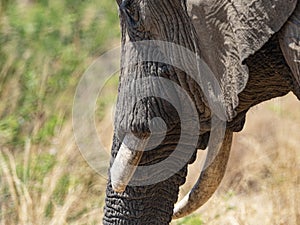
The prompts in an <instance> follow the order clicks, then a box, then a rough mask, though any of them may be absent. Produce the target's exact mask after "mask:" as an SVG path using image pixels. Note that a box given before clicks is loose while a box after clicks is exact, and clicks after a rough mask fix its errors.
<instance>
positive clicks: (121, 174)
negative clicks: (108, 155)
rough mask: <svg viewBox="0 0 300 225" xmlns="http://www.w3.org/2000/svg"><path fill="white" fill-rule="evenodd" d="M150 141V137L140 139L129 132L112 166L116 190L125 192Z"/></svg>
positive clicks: (113, 184) (112, 180)
mask: <svg viewBox="0 0 300 225" xmlns="http://www.w3.org/2000/svg"><path fill="white" fill-rule="evenodd" d="M147 143H148V139H142V140H140V139H138V138H137V137H135V136H134V135H133V134H127V135H126V136H125V138H124V140H123V142H122V145H121V147H120V149H119V151H118V154H117V156H116V158H115V160H114V162H113V165H112V166H111V170H110V175H111V184H112V188H113V190H114V191H115V192H118V193H123V192H124V191H125V189H126V187H127V185H128V183H129V182H130V180H131V178H132V176H133V174H134V172H135V170H136V168H137V166H138V164H139V162H140V160H141V158H142V155H143V151H144V150H145V147H146V145H147Z"/></svg>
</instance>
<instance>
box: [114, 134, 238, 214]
mask: <svg viewBox="0 0 300 225" xmlns="http://www.w3.org/2000/svg"><path fill="white" fill-rule="evenodd" d="M148 141H149V139H147V138H146V139H138V138H136V137H135V136H134V135H130V134H129V135H126V136H125V138H124V140H123V143H122V144H121V147H120V149H119V151H118V154H117V156H116V158H115V160H114V163H113V165H112V167H111V170H110V173H111V183H112V188H113V190H114V191H115V192H117V193H123V192H124V191H125V189H126V187H127V185H128V184H129V182H130V180H131V178H132V176H133V174H134V173H135V171H136V169H137V167H138V166H139V163H140V162H141V158H142V156H143V153H144V151H145V147H146V145H147V143H148ZM231 143H232V132H231V131H229V130H227V131H226V132H225V136H224V139H222V140H215V141H214V144H213V145H212V146H210V148H209V150H208V156H207V158H206V162H205V166H204V167H206V168H205V170H203V171H202V172H201V173H200V175H199V177H198V179H197V182H196V184H195V185H194V187H193V188H192V189H191V191H190V192H189V193H188V194H187V195H186V196H185V197H184V198H183V199H182V200H181V201H180V202H179V203H177V205H176V206H175V208H174V212H173V219H178V218H181V217H184V216H186V215H188V214H190V213H192V212H194V211H195V210H197V209H198V208H199V207H201V206H202V205H203V204H204V203H205V202H206V201H208V199H209V198H210V197H211V196H212V195H213V193H214V192H215V190H216V189H217V188H218V186H219V184H220V183H221V181H222V178H223V176H224V174H225V170H226V166H227V162H228V159H229V154H230V148H231Z"/></svg>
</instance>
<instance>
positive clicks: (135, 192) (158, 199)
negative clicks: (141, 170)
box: [103, 136, 187, 225]
mask: <svg viewBox="0 0 300 225" xmlns="http://www.w3.org/2000/svg"><path fill="white" fill-rule="evenodd" d="M150 142H151V140H150V141H149V143H150ZM173 142H176V141H173V140H171V138H167V140H165V142H164V143H165V145H164V144H162V145H160V146H158V147H157V148H156V149H154V150H151V151H144V153H143V156H142V158H141V160H140V163H139V166H150V165H153V164H155V163H157V162H159V161H162V160H164V159H166V158H167V157H168V156H169V155H170V154H171V152H170V149H173V150H174V148H175V147H176V144H174V143H173ZM121 146H122V143H121V141H119V140H118V138H117V137H116V136H115V137H114V141H113V147H112V154H113V157H115V156H116V155H119V149H120V148H121ZM146 149H147V148H146ZM157 152H160V153H159V154H157ZM180 160H182V159H180V158H178V159H177V161H180ZM113 163H114V162H113V160H112V162H111V165H113ZM173 163H175V164H176V163H178V162H173ZM166 167H169V168H171V167H172V166H171V165H166ZM161 169H162V171H155V172H156V173H158V172H159V173H161V172H163V170H167V169H168V168H161ZM155 172H154V173H152V172H149V173H148V174H143V176H142V177H136V174H134V175H133V177H132V180H131V181H135V183H133V184H132V183H130V182H129V184H128V186H127V187H126V188H125V189H124V191H123V192H122V193H120V192H116V191H115V190H114V189H115V188H113V185H112V177H110V179H109V181H108V185H107V190H106V199H105V201H106V204H105V208H104V218H103V224H104V225H115V224H119V225H122V224H130V225H135V224H153V225H155V224H157V225H158V224H159V225H164V224H166V225H167V224H169V223H170V221H171V219H172V213H173V207H174V204H175V202H176V201H177V197H178V193H179V187H180V186H181V185H182V184H183V183H184V182H185V177H186V175H187V165H186V166H184V167H183V168H182V169H181V170H180V171H178V172H177V173H175V174H174V175H172V176H171V177H169V178H167V179H165V180H163V181H161V182H158V183H154V182H153V184H151V182H149V184H145V185H144V184H143V183H146V181H149V180H150V181H151V180H153V179H155V177H156V173H155Z"/></svg>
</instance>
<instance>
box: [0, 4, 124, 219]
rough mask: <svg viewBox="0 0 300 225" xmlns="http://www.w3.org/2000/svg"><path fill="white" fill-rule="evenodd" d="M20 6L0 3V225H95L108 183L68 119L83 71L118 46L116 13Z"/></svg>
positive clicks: (106, 7)
mask: <svg viewBox="0 0 300 225" xmlns="http://www.w3.org/2000/svg"><path fill="white" fill-rule="evenodd" d="M24 2H25V1H24ZM26 2H29V3H22V1H1V3H0V46H1V47H0V98H1V99H0V223H1V224H53V225H54V224H99V223H100V221H101V218H100V216H99V215H100V214H101V210H102V208H103V199H104V192H105V189H104V187H105V182H106V181H105V180H104V179H100V178H99V177H98V176H97V175H96V174H95V172H94V171H92V170H91V169H90V168H89V167H88V166H87V164H86V163H85V162H84V160H83V159H82V157H81V156H80V153H79V151H78V149H77V147H76V145H75V141H74V138H73V132H72V127H71V112H72V103H73V97H74V93H75V88H76V85H77V83H78V81H79V79H80V77H81V75H82V74H83V72H84V71H85V70H86V69H87V67H88V66H89V65H90V64H91V62H92V61H93V60H94V59H96V58H97V57H99V56H100V55H101V54H103V53H104V52H105V51H107V50H110V49H111V48H113V47H115V46H116V45H117V43H119V36H120V32H119V21H118V14H117V13H118V12H117V6H116V3H115V2H114V1H109V0H101V1H92V0H72V1H71V0H66V1H60V0H52V1H47V0H38V1H26ZM117 83H118V82H117V79H112V81H109V82H108V86H109V88H108V91H106V93H108V94H105V93H104V95H103V96H102V97H103V99H102V97H101V99H100V100H99V104H98V105H99V108H98V110H97V115H99V116H98V119H99V120H101V118H102V117H103V116H102V117H101V115H103V112H104V111H105V108H106V107H108V106H109V104H111V103H112V101H113V100H114V99H115V97H114V96H115V91H116V88H117ZM110 88H111V91H109V89H110Z"/></svg>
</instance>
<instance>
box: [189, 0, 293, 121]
mask: <svg viewBox="0 0 300 225" xmlns="http://www.w3.org/2000/svg"><path fill="white" fill-rule="evenodd" d="M296 4H297V0H289V1H287V0H230V1H228V0H187V6H188V12H189V14H190V16H191V18H192V21H193V25H194V27H195V29H196V32H197V34H198V40H199V45H200V49H201V55H202V56H203V58H204V60H205V61H206V63H207V64H208V65H209V67H210V68H211V70H212V71H213V73H214V74H215V76H216V78H217V80H218V81H219V82H220V84H221V86H222V88H223V91H224V97H225V104H226V109H227V113H228V114H229V117H231V118H232V117H234V116H235V108H236V107H237V106H238V102H239V100H238V94H239V93H240V92H242V91H243V89H244V88H245V86H246V83H247V81H248V77H249V74H248V68H247V67H246V65H244V63H243V62H244V61H245V60H246V59H247V58H248V57H249V56H250V55H252V54H254V53H255V52H256V51H258V50H259V49H260V48H261V47H262V46H263V45H264V44H265V43H266V42H267V41H268V40H269V39H270V37H271V36H272V35H273V34H274V33H276V32H278V31H279V30H280V29H281V27H282V26H283V25H284V23H285V22H286V21H287V19H288V18H289V16H290V15H291V14H292V13H293V11H294V9H295V7H296Z"/></svg>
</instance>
